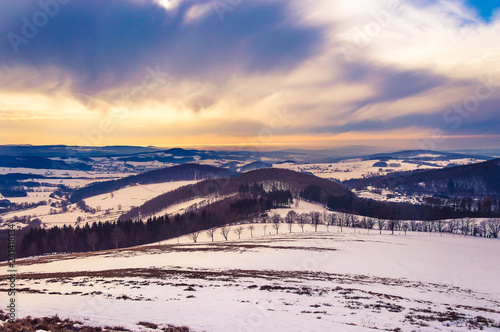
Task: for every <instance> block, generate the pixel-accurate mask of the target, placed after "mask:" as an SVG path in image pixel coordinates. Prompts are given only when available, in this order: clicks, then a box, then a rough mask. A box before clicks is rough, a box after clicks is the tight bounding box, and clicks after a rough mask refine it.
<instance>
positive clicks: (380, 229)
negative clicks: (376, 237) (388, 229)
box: [377, 218, 385, 234]
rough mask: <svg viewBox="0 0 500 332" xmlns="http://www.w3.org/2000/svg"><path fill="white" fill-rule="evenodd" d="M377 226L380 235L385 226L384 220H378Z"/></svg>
mask: <svg viewBox="0 0 500 332" xmlns="http://www.w3.org/2000/svg"><path fill="white" fill-rule="evenodd" d="M377 225H378V229H379V232H380V234H382V230H383V229H384V226H385V220H384V219H382V218H378V219H377Z"/></svg>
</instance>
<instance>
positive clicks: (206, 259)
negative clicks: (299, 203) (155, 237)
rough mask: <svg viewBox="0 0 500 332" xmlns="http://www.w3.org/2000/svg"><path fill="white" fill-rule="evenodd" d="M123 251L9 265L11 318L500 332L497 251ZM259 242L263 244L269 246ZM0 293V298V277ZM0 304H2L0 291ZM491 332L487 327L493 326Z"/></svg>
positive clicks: (261, 236)
mask: <svg viewBox="0 0 500 332" xmlns="http://www.w3.org/2000/svg"><path fill="white" fill-rule="evenodd" d="M252 225H253V226H254V229H253V230H252V233H253V237H252V236H251V231H250V229H249V225H242V227H243V228H244V230H243V233H242V234H241V239H240V240H238V236H237V234H236V233H235V232H234V230H236V229H237V228H238V227H240V226H232V231H231V233H230V235H229V241H227V242H226V241H223V238H222V235H221V234H220V233H219V232H217V233H216V235H215V242H213V243H212V242H211V239H210V238H209V237H208V235H207V234H206V233H202V234H201V235H200V237H199V238H198V243H196V244H194V243H193V242H192V240H191V239H190V237H188V236H184V237H182V238H180V239H172V240H169V241H164V242H162V243H161V244H158V243H156V244H154V245H147V246H141V247H135V248H130V249H122V250H110V251H103V252H96V253H88V254H85V253H84V254H68V255H58V256H43V257H37V258H27V259H22V260H20V261H18V265H17V269H18V271H19V274H18V275H17V287H18V288H19V289H22V291H21V292H19V294H18V297H17V303H18V315H19V316H27V315H31V316H46V315H54V314H58V315H59V316H60V317H63V318H66V317H68V318H72V319H76V320H79V321H81V322H83V323H84V324H88V325H99V326H104V325H111V326H117V325H118V326H120V325H121V326H125V327H127V328H129V329H131V330H134V331H139V330H143V331H146V330H147V331H151V330H148V329H146V328H144V327H142V326H138V325H137V323H138V322H141V321H143V322H151V323H155V324H159V325H160V327H162V326H166V324H174V325H186V326H189V327H190V328H192V329H193V330H194V331H231V332H233V331H372V330H375V329H377V330H386V331H431V330H433V331H467V330H468V329H484V330H492V331H493V330H497V329H498V327H500V325H499V324H500V309H499V308H500V288H499V287H498V280H500V257H499V255H498V252H499V250H500V241H499V240H496V239H484V238H472V237H462V236H451V235H444V236H438V235H435V234H433V235H432V236H429V234H418V233H408V235H407V236H404V235H402V234H399V235H398V234H396V235H389V234H387V233H384V234H382V235H379V234H378V231H373V230H371V231H370V233H369V234H368V233H367V230H362V231H360V230H359V229H358V230H353V229H349V228H344V232H343V233H340V232H339V230H338V229H337V228H336V227H330V229H329V232H327V231H326V228H325V226H321V227H320V228H319V229H318V232H317V233H316V232H314V231H313V228H312V227H311V226H309V225H307V226H306V228H305V231H306V232H304V233H302V232H301V230H300V228H299V227H298V225H293V227H292V233H290V232H289V230H288V228H287V225H286V224H281V225H280V228H279V234H276V231H275V229H274V228H273V227H272V225H271V224H265V225H264V224H252ZM269 233H272V234H271V235H270V234H269ZM1 268H2V270H1V273H2V275H1V277H0V278H2V279H0V288H2V289H5V288H7V280H6V279H5V276H6V275H5V273H6V272H5V271H6V266H5V264H3V266H1ZM2 301H3V302H4V303H6V301H7V296H6V294H5V292H2ZM494 325H496V326H497V327H496V328H495V327H493V326H494Z"/></svg>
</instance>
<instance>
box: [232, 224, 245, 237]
mask: <svg viewBox="0 0 500 332" xmlns="http://www.w3.org/2000/svg"><path fill="white" fill-rule="evenodd" d="M234 232H235V233H236V235H238V240H239V239H241V233H243V227H241V226H239V227H236V229H235V230H234Z"/></svg>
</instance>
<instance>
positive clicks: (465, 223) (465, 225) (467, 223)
mask: <svg viewBox="0 0 500 332" xmlns="http://www.w3.org/2000/svg"><path fill="white" fill-rule="evenodd" d="M472 223H473V220H472V219H471V218H469V217H466V218H462V219H460V224H461V226H462V234H463V235H464V236H467V235H468V234H469V232H470V231H471V226H472Z"/></svg>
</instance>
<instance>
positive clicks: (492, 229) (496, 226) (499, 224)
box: [488, 218, 500, 238]
mask: <svg viewBox="0 0 500 332" xmlns="http://www.w3.org/2000/svg"><path fill="white" fill-rule="evenodd" d="M488 229H489V233H490V235H491V237H494V238H498V234H499V233H500V219H499V218H494V219H489V220H488Z"/></svg>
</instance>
